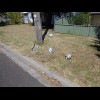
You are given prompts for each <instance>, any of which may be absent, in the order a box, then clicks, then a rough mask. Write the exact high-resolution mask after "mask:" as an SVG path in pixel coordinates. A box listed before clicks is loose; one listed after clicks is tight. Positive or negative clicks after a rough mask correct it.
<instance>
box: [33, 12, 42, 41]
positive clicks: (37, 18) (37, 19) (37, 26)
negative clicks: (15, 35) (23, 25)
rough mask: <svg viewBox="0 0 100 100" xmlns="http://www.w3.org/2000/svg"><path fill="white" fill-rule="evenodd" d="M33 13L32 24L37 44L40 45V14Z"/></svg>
mask: <svg viewBox="0 0 100 100" xmlns="http://www.w3.org/2000/svg"><path fill="white" fill-rule="evenodd" d="M33 13H34V24H35V30H36V40H37V42H38V43H42V42H43V40H42V28H41V18H40V12H33Z"/></svg>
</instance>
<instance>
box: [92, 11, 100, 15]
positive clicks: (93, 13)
mask: <svg viewBox="0 0 100 100" xmlns="http://www.w3.org/2000/svg"><path fill="white" fill-rule="evenodd" d="M97 14H100V12H91V15H97Z"/></svg>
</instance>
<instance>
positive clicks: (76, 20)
mask: <svg viewBox="0 0 100 100" xmlns="http://www.w3.org/2000/svg"><path fill="white" fill-rule="evenodd" d="M89 14H90V13H88V12H79V13H78V14H76V15H75V16H73V18H72V20H73V24H75V25H88V24H89Z"/></svg>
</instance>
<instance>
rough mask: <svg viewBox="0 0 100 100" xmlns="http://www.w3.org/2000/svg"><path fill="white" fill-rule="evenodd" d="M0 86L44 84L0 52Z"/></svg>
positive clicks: (39, 85) (35, 85)
mask: <svg viewBox="0 0 100 100" xmlns="http://www.w3.org/2000/svg"><path fill="white" fill-rule="evenodd" d="M0 87H44V85H43V84H42V83H40V82H39V81H38V80H36V79H35V78H34V77H32V76H31V75H30V74H28V73H27V72H25V71H24V70H23V69H22V68H21V67H20V66H18V65H17V64H16V63H14V62H13V61H12V60H11V59H9V58H8V57H7V56H6V55H4V54H3V53H0Z"/></svg>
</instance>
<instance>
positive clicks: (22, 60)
mask: <svg viewBox="0 0 100 100" xmlns="http://www.w3.org/2000/svg"><path fill="white" fill-rule="evenodd" d="M0 49H1V51H2V53H4V54H6V55H7V56H8V57H9V58H10V59H12V60H13V61H14V62H15V63H17V64H18V65H19V66H21V67H22V68H23V69H24V70H25V71H27V72H28V73H29V74H31V75H32V76H33V77H35V78H36V79H38V80H39V81H40V82H41V83H42V84H44V85H45V86H47V87H53V85H52V84H50V83H48V81H47V80H45V79H44V78H43V77H42V76H41V75H40V74H38V73H37V71H36V70H38V71H41V72H42V73H45V74H46V75H48V76H49V77H51V78H53V79H55V80H57V81H58V82H59V83H60V84H62V86H63V87H80V86H79V85H78V84H76V83H72V82H71V81H69V80H65V79H64V78H63V77H61V76H59V75H56V74H55V73H54V72H51V71H49V70H48V69H47V68H45V67H43V66H42V65H40V64H38V63H37V62H36V61H34V60H33V59H30V58H28V57H26V56H22V55H21V54H19V53H18V52H17V51H16V50H14V49H12V48H10V47H8V46H6V45H5V44H3V43H0ZM34 69H36V70H34Z"/></svg>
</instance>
